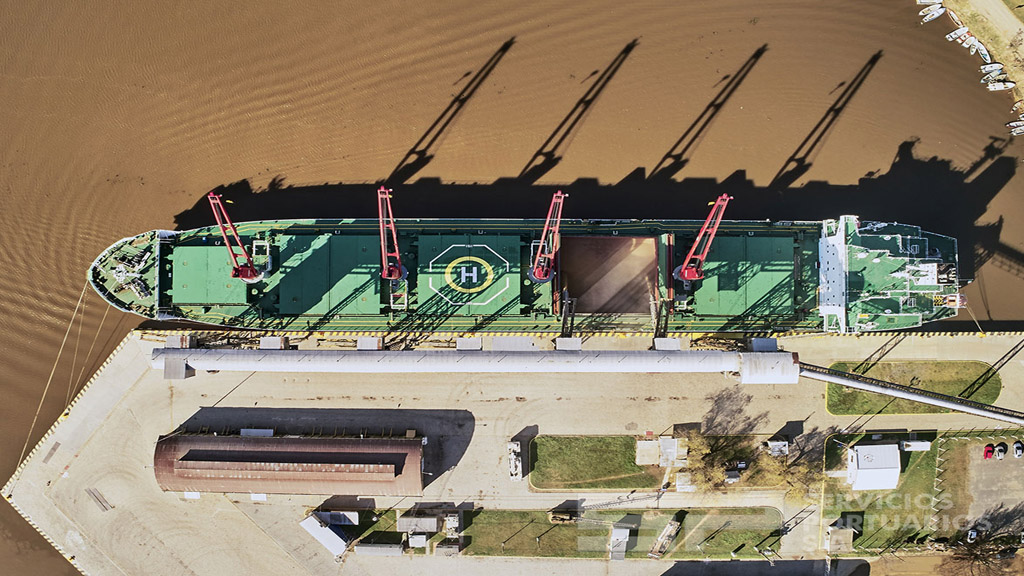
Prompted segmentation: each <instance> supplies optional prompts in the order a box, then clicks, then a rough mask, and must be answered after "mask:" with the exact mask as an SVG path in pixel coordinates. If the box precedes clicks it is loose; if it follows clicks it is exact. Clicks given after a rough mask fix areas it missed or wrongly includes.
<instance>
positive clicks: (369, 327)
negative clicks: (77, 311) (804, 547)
mask: <svg viewBox="0 0 1024 576" xmlns="http://www.w3.org/2000/svg"><path fill="white" fill-rule="evenodd" d="M396 223H397V228H398V231H399V248H400V252H401V258H402V263H403V264H404V266H405V268H406V269H407V270H408V275H407V276H406V277H405V278H404V279H402V280H398V281H391V280H384V279H382V278H381V257H380V250H381V246H380V239H379V236H378V222H377V221H376V220H372V219H357V220H269V221H259V222H245V223H241V224H238V225H237V228H238V233H239V235H240V236H241V238H242V241H243V242H244V244H245V245H246V247H247V249H250V250H251V254H252V255H253V259H254V263H255V265H256V267H257V268H258V269H259V270H261V271H262V272H263V274H262V278H261V279H260V280H259V281H257V282H255V283H252V284H247V283H245V282H243V281H241V280H239V279H237V278H232V277H231V270H232V266H231V264H230V262H229V259H228V254H226V253H225V252H226V250H227V248H226V247H225V246H224V244H223V240H222V236H221V233H220V230H219V228H218V227H217V226H210V227H206V228H199V229H195V230H187V231H181V232H172V231H164V230H157V231H151V232H147V233H145V234H140V235H139V236H135V237H132V238H126V239H123V240H121V241H119V242H117V243H115V244H114V245H113V246H111V247H110V248H108V249H107V250H106V251H104V252H103V253H102V254H101V255H100V256H99V257H98V258H97V259H96V261H95V262H94V263H93V265H92V267H91V268H90V270H89V272H88V277H89V281H90V283H91V284H92V286H93V287H94V288H95V289H96V291H97V292H98V293H99V294H100V295H101V296H102V297H103V298H104V299H106V300H107V301H108V302H110V303H111V304H112V305H114V306H116V307H117V308H120V309H122V310H125V311H128V312H132V313H135V314H138V315H140V316H143V317H146V318H151V319H156V320H186V321H190V322H197V323H202V324H212V325H217V326H225V327H232V328H246V329H255V330H270V331H303V332H305V331H344V332H398V333H420V334H427V333H458V334H467V333H492V334H493V333H538V334H552V335H557V334H559V333H563V327H564V326H567V325H568V324H569V323H570V320H571V321H572V323H574V330H573V331H574V332H575V333H588V334H595V333H649V332H655V333H659V334H672V333H687V332H689V333H692V332H700V333H718V332H784V331H803V332H842V333H852V332H868V331H878V330H898V329H905V328H911V327H915V326H919V325H921V324H922V323H925V322H931V321H934V320H940V319H943V318H948V317H951V316H955V315H956V313H957V308H958V307H961V306H963V305H964V301H963V297H962V296H961V295H960V294H959V288H960V283H959V279H958V274H957V247H956V240H955V239H953V238H949V237H946V236H942V235H938V234H932V233H928V232H923V231H921V230H920V228H918V227H916V226H908V225H903V224H881V223H860V222H859V221H858V220H857V219H856V218H855V217H852V216H843V217H841V218H839V219H838V220H827V221H825V222H767V221H763V222H762V221H723V222H722V224H721V226H720V227H719V230H718V235H717V237H716V238H715V240H714V243H713V244H712V247H711V251H710V253H709V254H708V257H707V260H706V262H705V264H704V275H705V277H704V279H703V280H699V281H696V282H693V283H685V284H684V283H683V282H680V281H678V280H675V279H674V278H673V277H672V270H673V267H674V266H676V265H678V264H679V263H680V262H681V261H682V259H683V258H684V257H685V255H686V252H687V249H688V248H689V247H690V245H691V244H692V243H693V241H694V238H695V237H696V235H697V232H698V230H699V229H700V226H701V224H702V223H703V222H702V221H697V220H612V221H595V220H563V222H562V225H561V234H560V237H561V248H560V250H559V253H558V257H557V262H556V270H555V274H554V279H553V280H552V281H551V282H548V283H543V284H538V283H535V282H532V281H531V280H530V279H529V278H528V277H527V270H528V269H529V268H530V263H531V262H532V256H533V254H534V251H535V250H536V249H537V243H538V240H539V238H540V235H541V231H542V229H543V225H544V223H543V221H541V220H426V219H424V220H419V219H405V220H402V219H400V220H397V221H396ZM570 312H571V314H570ZM570 315H571V318H569V317H568V316H570Z"/></svg>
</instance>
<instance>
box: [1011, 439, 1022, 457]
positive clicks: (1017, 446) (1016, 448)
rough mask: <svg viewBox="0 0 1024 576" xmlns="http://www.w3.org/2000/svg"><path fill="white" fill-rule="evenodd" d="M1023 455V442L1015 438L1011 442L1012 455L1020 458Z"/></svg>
mask: <svg viewBox="0 0 1024 576" xmlns="http://www.w3.org/2000/svg"><path fill="white" fill-rule="evenodd" d="M1021 456H1024V442H1021V441H1020V440H1017V441H1016V442H1014V443H1013V457H1014V458H1020V457H1021Z"/></svg>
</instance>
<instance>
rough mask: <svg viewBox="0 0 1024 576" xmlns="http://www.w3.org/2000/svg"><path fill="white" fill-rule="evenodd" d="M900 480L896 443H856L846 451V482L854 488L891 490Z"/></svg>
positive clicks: (898, 451) (898, 452) (898, 450)
mask: <svg viewBox="0 0 1024 576" xmlns="http://www.w3.org/2000/svg"><path fill="white" fill-rule="evenodd" d="M899 482H900V449H899V446H898V445H896V444H869V445H857V446H853V447H852V448H849V449H847V451H846V483H847V484H851V485H852V487H853V489H854V490H892V489H894V488H896V485H897V484H899Z"/></svg>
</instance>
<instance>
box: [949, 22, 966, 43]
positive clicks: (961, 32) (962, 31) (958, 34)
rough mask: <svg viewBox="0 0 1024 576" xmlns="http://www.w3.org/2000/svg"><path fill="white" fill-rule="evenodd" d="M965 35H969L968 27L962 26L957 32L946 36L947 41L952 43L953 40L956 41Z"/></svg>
mask: <svg viewBox="0 0 1024 576" xmlns="http://www.w3.org/2000/svg"><path fill="white" fill-rule="evenodd" d="M964 34H967V26H961V27H959V28H957V29H956V30H953V31H952V32H950V33H949V34H946V40H949V41H950V42H952V41H953V40H956V39H957V38H959V37H961V36H963V35H964Z"/></svg>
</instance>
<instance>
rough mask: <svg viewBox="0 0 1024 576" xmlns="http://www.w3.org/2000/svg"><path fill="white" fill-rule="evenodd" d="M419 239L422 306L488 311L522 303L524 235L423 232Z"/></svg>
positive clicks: (423, 308) (444, 310) (473, 312)
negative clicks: (520, 296) (430, 234)
mask: <svg viewBox="0 0 1024 576" xmlns="http://www.w3.org/2000/svg"><path fill="white" fill-rule="evenodd" d="M419 242H420V248H419V250H420V255H421V257H420V260H419V270H418V273H419V274H418V276H419V277H418V281H419V290H418V292H419V294H420V295H421V298H422V299H423V300H422V301H421V302H419V304H418V310H419V311H421V312H429V313H432V314H458V315H486V314H494V313H497V312H501V311H505V310H509V309H512V308H513V307H518V306H519V302H520V298H519V292H520V284H521V280H520V279H521V276H522V275H521V274H520V269H519V262H520V260H521V254H520V251H521V250H522V248H521V247H522V242H521V240H520V238H519V237H518V236H497V235H489V236H482V235H481V236H472V235H468V234H466V235H440V236H421V237H420V239H419ZM516 312H518V310H516Z"/></svg>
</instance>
